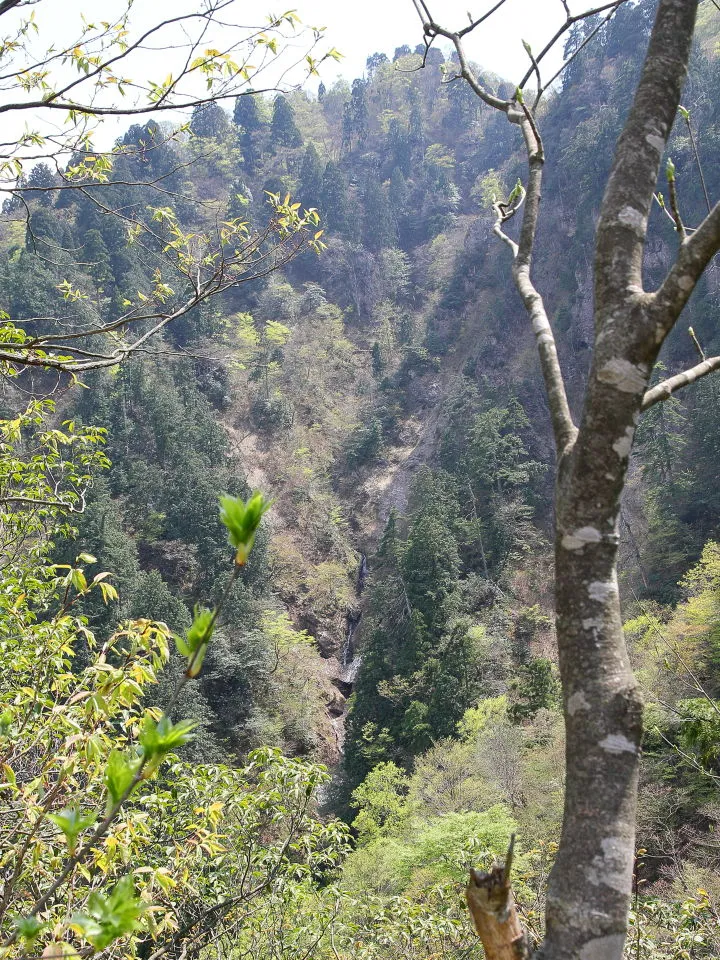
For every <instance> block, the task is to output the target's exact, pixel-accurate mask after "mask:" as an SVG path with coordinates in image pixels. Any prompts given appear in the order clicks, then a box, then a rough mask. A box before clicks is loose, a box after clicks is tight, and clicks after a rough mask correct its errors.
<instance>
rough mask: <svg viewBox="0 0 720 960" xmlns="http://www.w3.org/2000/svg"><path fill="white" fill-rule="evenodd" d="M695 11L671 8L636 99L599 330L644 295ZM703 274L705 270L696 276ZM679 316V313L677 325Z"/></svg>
mask: <svg viewBox="0 0 720 960" xmlns="http://www.w3.org/2000/svg"><path fill="white" fill-rule="evenodd" d="M696 8H697V3H695V2H691V3H688V2H687V0H664V3H663V4H662V16H660V14H658V18H657V20H656V24H655V29H654V30H653V32H652V36H651V38H650V45H649V47H648V53H647V57H646V59H645V64H644V66H643V71H642V75H641V77H640V82H639V84H638V88H637V91H636V94H635V99H634V101H633V105H632V108H631V110H630V113H629V115H628V118H627V120H626V122H625V126H624V128H623V132H622V134H621V135H620V139H619V141H618V144H617V148H616V151H615V158H614V162H613V166H612V170H611V173H610V179H609V181H608V185H607V189H606V191H605V197H604V199H603V203H602V207H601V210H600V219H599V223H598V229H597V256H596V259H595V302H596V303H597V304H598V311H597V325H598V329H602V328H603V327H604V326H605V325H606V323H608V322H612V316H613V313H614V311H615V310H616V309H617V308H618V307H619V306H620V305H622V304H625V303H626V302H627V298H628V296H629V294H630V293H631V292H632V294H633V295H634V296H637V295H640V294H641V293H642V261H643V250H644V245H645V238H646V233H647V222H648V216H649V213H650V206H651V204H652V200H653V195H654V193H655V186H656V184H657V178H658V171H659V168H660V160H661V157H662V155H663V152H664V150H665V144H666V142H667V139H668V137H669V136H670V131H671V129H672V126H673V122H674V120H675V114H676V112H677V108H678V105H679V103H680V93H681V91H682V86H683V83H684V82H685V76H686V74H687V64H688V58H689V55H690V47H691V44H692V36H693V30H694V26H695V13H696ZM718 219H719V220H720V214H719V216H718ZM697 236H698V234H697V233H696V234H695V235H694V236H693V237H692V238H691V239H690V240H688V241H687V243H686V244H685V245H684V247H688V246H690V245H692V250H696V249H697V247H698V242H697ZM680 260H682V261H683V263H685V262H686V258H684V257H683V254H682V250H681V254H680V257H679V258H678V262H680ZM706 262H707V261H705V263H706ZM703 268H704V264H703ZM701 272H702V269H701V270H700V271H699V272H698V274H697V276H699V275H700V273H701ZM686 299H687V298H686ZM683 303H684V301H683ZM678 313H679V310H678V311H677V313H676V314H675V318H676V317H677V314H678ZM673 322H674V320H673ZM671 325H672V324H670V326H671ZM668 329H669V327H668ZM637 335H638V336H639V337H642V338H643V339H644V340H645V339H647V330H646V329H642V330H638V331H637ZM658 342H659V343H661V342H662V340H659V341H658Z"/></svg>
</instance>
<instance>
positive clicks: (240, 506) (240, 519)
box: [220, 491, 273, 567]
mask: <svg viewBox="0 0 720 960" xmlns="http://www.w3.org/2000/svg"><path fill="white" fill-rule="evenodd" d="M272 504H273V501H272V500H266V499H265V498H264V497H263V495H262V493H260V492H259V491H255V493H253V495H252V496H251V497H250V499H249V500H248V501H247V503H246V502H244V501H243V500H242V499H241V498H240V497H230V496H224V497H220V520H221V522H222V523H223V524H224V525H225V526H226V527H227V530H228V535H229V540H230V543H231V545H232V546H233V547H235V550H236V554H235V562H236V563H237V565H238V566H240V567H241V566H244V565H245V563H247V558H248V556H249V555H250V551H251V550H252V548H253V544H254V542H255V533H256V531H257V528H258V527H259V526H260V521H261V520H262V518H263V514H265V513H267V511H268V510H269V509H270V507H271V506H272Z"/></svg>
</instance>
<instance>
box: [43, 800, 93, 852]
mask: <svg viewBox="0 0 720 960" xmlns="http://www.w3.org/2000/svg"><path fill="white" fill-rule="evenodd" d="M48 819H50V820H52V822H53V823H54V824H55V826H56V827H58V828H59V829H60V830H61V831H62V833H63V835H64V837H65V840H66V841H67V845H68V850H69V851H70V853H71V854H72V853H74V852H75V849H76V847H77V838H78V837H79V835H80V834H81V833H82V832H83V830H87V828H88V827H91V826H92V825H93V824H94V823H95V821H96V820H97V814H96V813H93V812H90V813H86V814H82V813H81V812H80V810H79V809H78V808H77V807H66V808H65V809H64V810H61V811H60V813H50V814H48Z"/></svg>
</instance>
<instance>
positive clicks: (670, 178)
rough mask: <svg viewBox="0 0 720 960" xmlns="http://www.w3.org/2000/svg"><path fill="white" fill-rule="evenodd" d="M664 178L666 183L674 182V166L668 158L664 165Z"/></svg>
mask: <svg viewBox="0 0 720 960" xmlns="http://www.w3.org/2000/svg"><path fill="white" fill-rule="evenodd" d="M665 176H666V177H667V182H668V183H674V182H675V164H674V163H673V162H672V159H671V158H670V157H668V160H667V163H666V164H665Z"/></svg>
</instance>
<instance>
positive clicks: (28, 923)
mask: <svg viewBox="0 0 720 960" xmlns="http://www.w3.org/2000/svg"><path fill="white" fill-rule="evenodd" d="M13 925H14V927H15V930H16V931H17V935H18V936H19V937H20V939H21V940H24V941H25V942H26V944H28V945H29V944H32V943H33V942H34V941H35V940H37V938H38V936H39V934H40V933H41V931H42V929H43V927H44V926H45V925H44V924H43V923H41V922H40V921H39V920H38V918H37V917H16V918H15V920H14V921H13Z"/></svg>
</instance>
